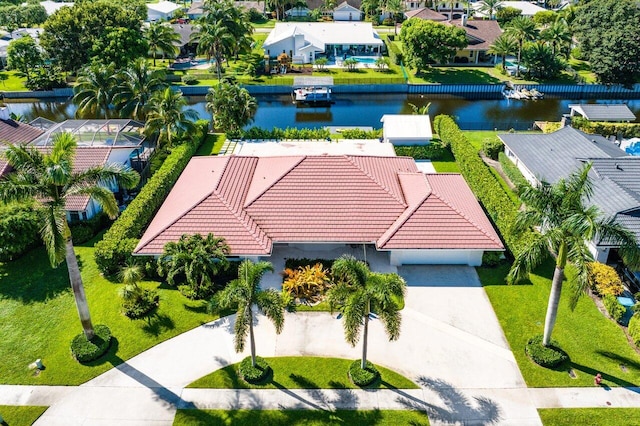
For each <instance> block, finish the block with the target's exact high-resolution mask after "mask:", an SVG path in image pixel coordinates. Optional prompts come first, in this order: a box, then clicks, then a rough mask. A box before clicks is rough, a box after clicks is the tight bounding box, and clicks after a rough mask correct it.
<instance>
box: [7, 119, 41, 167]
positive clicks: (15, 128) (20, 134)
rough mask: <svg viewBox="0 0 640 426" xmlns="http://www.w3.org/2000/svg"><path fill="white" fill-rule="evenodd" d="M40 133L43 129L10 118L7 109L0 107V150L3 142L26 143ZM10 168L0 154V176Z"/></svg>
mask: <svg viewBox="0 0 640 426" xmlns="http://www.w3.org/2000/svg"><path fill="white" fill-rule="evenodd" d="M42 133H43V131H42V130H40V129H38V128H37V127H32V126H30V125H28V124H26V123H22V122H20V121H15V120H12V119H11V118H9V111H8V109H7V108H6V107H3V108H0V150H2V149H4V147H3V145H4V144H27V143H29V142H31V141H32V140H34V139H35V138H37V137H38V136H40V135H41V134H42ZM10 170H11V168H10V167H9V164H8V163H7V162H6V160H4V159H3V158H2V156H0V177H2V176H4V175H5V174H6V173H8V172H9V171H10Z"/></svg>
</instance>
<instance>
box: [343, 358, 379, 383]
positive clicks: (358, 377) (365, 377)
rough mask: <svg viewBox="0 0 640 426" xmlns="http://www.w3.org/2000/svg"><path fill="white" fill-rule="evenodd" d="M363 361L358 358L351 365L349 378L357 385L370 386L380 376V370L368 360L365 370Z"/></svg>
mask: <svg viewBox="0 0 640 426" xmlns="http://www.w3.org/2000/svg"><path fill="white" fill-rule="evenodd" d="M361 364H362V361H361V360H359V359H358V360H356V361H353V363H351V366H349V378H350V379H351V381H352V382H353V384H354V385H356V386H361V387H362V386H369V385H370V384H372V383H373V382H375V381H376V380H378V379H379V378H380V372H379V371H378V369H376V367H375V366H374V365H373V364H372V363H370V362H369V361H367V363H366V367H365V368H364V370H363V369H362V368H361Z"/></svg>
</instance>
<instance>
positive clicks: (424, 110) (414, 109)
mask: <svg viewBox="0 0 640 426" xmlns="http://www.w3.org/2000/svg"><path fill="white" fill-rule="evenodd" d="M409 106H410V107H411V113H412V114H413V115H429V107H430V106H431V102H427V103H426V104H425V105H423V106H421V107H419V106H418V105H415V104H412V103H411V102H409Z"/></svg>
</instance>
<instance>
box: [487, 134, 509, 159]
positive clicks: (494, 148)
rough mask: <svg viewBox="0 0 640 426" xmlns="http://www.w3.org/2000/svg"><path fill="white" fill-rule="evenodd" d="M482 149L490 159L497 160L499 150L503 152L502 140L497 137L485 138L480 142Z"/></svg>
mask: <svg viewBox="0 0 640 426" xmlns="http://www.w3.org/2000/svg"><path fill="white" fill-rule="evenodd" d="M482 151H484V155H486V156H487V157H489V158H491V159H492V160H497V159H498V155H499V154H500V153H501V152H504V145H503V144H502V141H500V139H497V138H485V140H484V141H483V142H482Z"/></svg>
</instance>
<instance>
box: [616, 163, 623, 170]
mask: <svg viewBox="0 0 640 426" xmlns="http://www.w3.org/2000/svg"><path fill="white" fill-rule="evenodd" d="M616 169H618V170H624V169H623V168H622V166H621V165H620V164H618V163H616Z"/></svg>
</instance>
